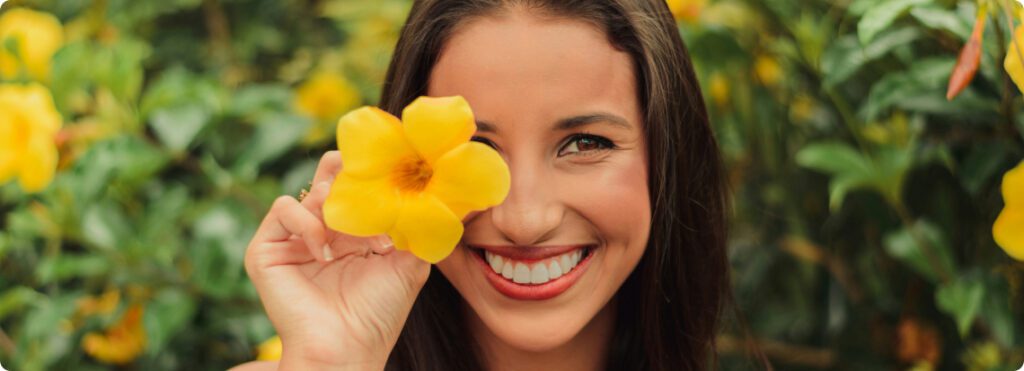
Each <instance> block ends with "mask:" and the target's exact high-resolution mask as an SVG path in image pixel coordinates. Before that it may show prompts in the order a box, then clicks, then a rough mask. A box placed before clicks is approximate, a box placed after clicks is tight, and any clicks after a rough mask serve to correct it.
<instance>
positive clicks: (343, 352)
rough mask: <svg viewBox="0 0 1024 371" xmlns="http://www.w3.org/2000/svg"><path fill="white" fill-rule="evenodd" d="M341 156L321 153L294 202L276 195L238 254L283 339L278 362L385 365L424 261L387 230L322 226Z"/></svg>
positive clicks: (286, 365)
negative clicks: (355, 231) (397, 245)
mask: <svg viewBox="0 0 1024 371" xmlns="http://www.w3.org/2000/svg"><path fill="white" fill-rule="evenodd" d="M341 166H342V164H341V156H340V155H339V154H338V152H337V151H332V152H329V153H327V154H326V155H324V156H323V158H322V159H321V160H320V164H319V166H318V167H317V170H316V176H315V177H314V178H313V189H312V190H311V191H310V193H309V194H308V195H307V196H306V197H305V198H304V199H303V200H302V202H301V203H300V202H299V201H297V200H296V199H295V198H293V197H290V196H281V197H279V198H278V199H277V200H276V201H275V202H274V205H273V206H272V207H271V209H270V211H269V212H268V213H267V216H266V217H265V218H264V219H263V223H262V224H260V227H259V229H258V230H257V231H256V235H255V236H254V237H253V239H252V241H251V242H249V247H248V248H247V250H246V254H245V269H246V271H247V272H248V274H249V277H250V278H251V279H252V282H253V284H255V286H256V290H257V291H258V292H259V295H260V299H261V300H262V302H263V307H264V308H265V309H266V311H267V315H268V316H269V317H270V321H271V322H272V323H273V325H274V327H275V328H276V329H277V333H278V335H279V336H280V337H281V341H282V344H283V353H282V358H281V364H280V365H281V369H293V368H303V369H305V368H307V367H310V366H330V367H339V366H341V367H345V368H348V369H376V370H380V369H382V368H383V367H384V364H385V362H386V361H387V358H388V355H389V354H390V353H391V349H392V348H393V347H394V346H395V342H396V341H397V340H398V335H399V333H401V331H402V327H403V326H404V325H405V320H406V318H407V317H408V315H409V311H410V310H411V309H412V305H413V302H414V301H415V299H416V296H417V295H418V294H419V292H420V289H422V288H423V284H424V283H425V282H426V280H427V276H428V275H429V273H430V264H428V263H426V262H424V261H421V260H419V259H418V258H416V257H414V256H413V255H412V254H410V253H408V252H406V251H397V250H395V249H394V247H393V246H392V245H391V243H390V239H388V238H387V237H386V236H379V237H372V238H359V237H353V236H350V235H346V234H342V233H339V232H335V231H332V230H330V229H328V228H327V227H326V226H325V225H324V222H323V217H322V215H321V211H320V210H321V206H322V205H323V203H324V200H325V199H326V197H327V193H328V191H329V190H330V185H331V182H332V181H333V178H334V176H335V175H336V174H337V173H338V172H339V171H340V170H341Z"/></svg>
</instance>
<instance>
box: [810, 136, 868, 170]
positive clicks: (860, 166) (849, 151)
mask: <svg viewBox="0 0 1024 371" xmlns="http://www.w3.org/2000/svg"><path fill="white" fill-rule="evenodd" d="M796 163H797V164H799V165H800V166H803V167H806V168H810V169H814V170H818V171H821V172H823V173H829V174H832V175H840V176H841V175H853V174H870V173H871V172H872V166H871V163H870V162H869V161H868V159H867V158H865V157H864V156H863V155H861V153H860V152H858V151H857V150H855V149H853V147H850V146H849V145H848V144H846V143H842V142H818V143H812V144H810V145H808V146H806V147H804V148H802V149H800V151H799V152H797V154H796Z"/></svg>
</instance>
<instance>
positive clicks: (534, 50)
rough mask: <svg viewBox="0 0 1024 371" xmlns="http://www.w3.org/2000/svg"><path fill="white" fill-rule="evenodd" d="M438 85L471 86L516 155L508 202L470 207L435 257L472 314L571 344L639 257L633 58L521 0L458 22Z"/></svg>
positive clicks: (535, 345) (646, 227)
mask: <svg viewBox="0 0 1024 371" xmlns="http://www.w3.org/2000/svg"><path fill="white" fill-rule="evenodd" d="M428 95H431V96H449V95H461V96H463V97H465V98H466V100H468V101H469V103H470V105H471V106H472V107H473V111H474V114H475V115H476V119H477V129H478V130H477V133H476V137H474V139H475V140H478V141H481V142H484V143H486V144H490V145H492V146H493V147H494V148H495V149H496V150H497V151H498V152H499V153H500V154H501V155H502V156H503V157H504V159H505V161H506V163H508V166H509V169H510V170H511V174H512V187H511V191H510V192H509V194H508V198H506V199H505V202H504V203H502V204H501V205H498V206H496V207H494V208H491V209H488V210H485V211H483V212H476V213H471V214H470V215H468V216H467V217H466V219H465V221H464V223H465V226H466V229H465V234H464V236H463V240H462V243H460V245H459V247H458V248H457V249H456V250H455V252H454V253H453V254H452V255H451V256H450V257H448V258H447V259H446V260H444V261H442V262H441V263H439V264H438V267H439V268H440V269H441V272H442V273H444V275H445V277H447V278H448V280H449V281H451V283H452V284H453V285H454V286H455V288H456V289H458V291H459V293H460V294H461V295H462V297H463V298H465V300H466V302H467V303H468V304H469V306H470V307H471V308H472V309H473V310H472V311H471V312H472V313H475V316H471V318H470V321H475V324H476V325H479V324H480V323H482V324H483V325H484V326H474V327H480V328H482V329H484V330H486V331H489V332H490V335H493V336H494V337H496V338H497V339H500V340H501V341H502V342H504V343H506V344H508V345H510V346H512V347H515V348H517V349H523V350H529V351H543V350H550V349H553V348H554V347H557V346H559V345H562V344H565V343H567V342H568V341H570V340H572V339H573V338H574V337H575V336H576V335H577V334H579V333H580V332H581V330H582V329H583V328H584V327H585V326H586V325H587V324H588V323H589V322H590V321H591V319H593V318H594V317H595V316H596V315H597V314H598V312H600V311H601V309H602V308H604V307H605V306H606V304H608V303H609V300H610V299H611V298H612V296H613V295H614V294H615V292H616V291H617V290H618V288H619V286H621V285H622V283H623V281H625V279H626V277H627V276H629V274H630V272H632V271H633V268H634V267H635V266H636V264H637V262H638V261H639V260H640V257H641V255H642V254H643V250H644V248H645V246H646V243H647V238H648V234H649V231H650V214H651V210H650V204H649V198H648V189H647V156H646V153H647V150H646V143H645V139H644V135H643V129H642V124H643V123H642V122H641V120H642V118H641V116H642V115H641V109H640V105H639V102H638V100H637V87H636V81H635V77H634V73H633V66H632V63H631V61H630V58H629V55H628V54H626V53H625V52H622V51H619V50H617V49H615V48H614V47H613V46H612V45H611V43H610V42H609V41H608V39H607V38H606V36H605V34H604V33H603V31H601V30H600V29H599V28H597V27H595V26H593V25H591V24H589V23H585V22H582V21H576V20H569V19H564V18H551V17H540V16H537V15H535V14H532V13H528V12H526V11H518V10H510V11H507V12H504V13H502V14H501V15H498V16H489V17H484V18H476V19H473V20H471V21H468V22H467V23H465V24H463V25H461V27H459V28H458V29H457V31H456V32H455V33H454V34H453V35H452V37H451V38H450V39H449V40H448V42H447V44H446V45H445V47H444V49H443V50H442V51H441V55H440V58H439V60H438V63H437V64H436V66H435V67H434V70H433V72H432V74H431V80H430V86H429V91H428Z"/></svg>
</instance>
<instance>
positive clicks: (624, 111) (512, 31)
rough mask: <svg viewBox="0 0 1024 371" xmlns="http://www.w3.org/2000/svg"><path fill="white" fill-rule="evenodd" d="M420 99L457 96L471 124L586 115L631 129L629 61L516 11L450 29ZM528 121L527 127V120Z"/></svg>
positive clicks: (578, 31) (573, 24)
mask: <svg viewBox="0 0 1024 371" xmlns="http://www.w3.org/2000/svg"><path fill="white" fill-rule="evenodd" d="M427 94H428V95H432V96H445V95H462V96H463V97H465V98H466V99H467V100H468V101H469V103H470V104H471V105H472V106H473V109H474V112H475V113H476V114H477V116H478V117H477V118H478V119H481V120H487V121H489V122H495V123H497V124H498V126H501V125H502V123H504V122H526V121H531V122H547V123H550V122H551V121H552V120H555V119H557V118H561V116H565V115H571V114H580V113H586V112H591V111H600V112H607V113H611V114H616V115H620V116H622V117H624V118H626V119H627V120H629V121H631V122H632V121H635V120H637V121H638V118H637V114H638V112H639V108H638V107H637V105H638V103H637V98H636V81H635V77H634V74H633V66H632V62H631V60H630V58H629V55H628V54H627V53H625V52H623V51H620V50H618V49H616V48H615V47H613V46H612V44H611V43H610V42H609V41H608V38H607V36H606V35H605V33H604V32H603V31H602V30H601V29H599V28H598V27H596V26H594V25H593V24H591V23H587V22H585V21H580V20H572V19H568V18H561V17H558V18H556V17H549V16H537V15H534V14H531V13H528V12H527V11H523V10H509V11H506V12H502V13H500V14H498V15H494V16H487V17H482V18H475V19H472V20H470V21H467V23H465V24H463V25H461V26H460V27H458V28H457V30H456V31H455V33H453V34H452V36H451V37H450V38H449V40H448V41H447V43H446V44H445V46H444V48H443V49H442V51H441V54H440V57H439V59H438V62H437V64H436V65H435V66H434V70H433V71H432V73H431V78H430V85H429V88H428V92H427ZM527 119H532V120H527Z"/></svg>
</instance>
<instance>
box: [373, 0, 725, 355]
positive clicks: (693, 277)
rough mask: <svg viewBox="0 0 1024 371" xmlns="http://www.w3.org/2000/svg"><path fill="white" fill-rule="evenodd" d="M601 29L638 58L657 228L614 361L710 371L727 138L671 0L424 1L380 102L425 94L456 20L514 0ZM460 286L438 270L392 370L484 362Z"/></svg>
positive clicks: (633, 278)
mask: <svg viewBox="0 0 1024 371" xmlns="http://www.w3.org/2000/svg"><path fill="white" fill-rule="evenodd" d="M513 5H518V6H525V7H527V8H529V9H531V10H535V11H541V12H545V13H547V14H550V15H555V16H561V17H566V18H572V19H579V20H583V21H587V22H590V23H592V24H594V25H595V26H598V27H600V28H601V29H603V30H604V31H605V32H606V34H607V35H608V37H609V41H610V42H611V43H612V45H614V46H615V47H617V48H619V49H621V50H623V51H625V52H627V53H628V54H629V55H630V57H631V58H632V62H633V66H634V69H635V71H634V72H635V76H636V79H637V86H638V91H637V94H638V98H639V102H640V104H641V107H642V112H643V120H644V131H645V135H646V140H647V143H648V150H649V153H648V159H649V163H650V165H649V166H650V169H649V170H650V171H649V172H648V173H649V174H650V175H649V176H650V179H648V180H649V187H650V195H651V199H650V202H651V205H652V224H651V234H650V239H649V240H648V243H647V247H646V250H645V251H644V255H643V257H642V258H641V259H640V262H639V264H638V265H637V267H636V269H635V270H634V271H633V272H632V273H631V274H630V276H629V278H627V279H626V281H625V283H623V285H622V287H621V288H620V289H619V291H618V293H617V294H616V295H617V300H615V301H614V302H615V303H617V305H618V308H617V312H616V313H617V317H616V322H615V333H614V337H613V339H612V344H611V348H610V349H611V352H610V354H608V355H607V357H608V358H607V367H608V369H612V370H624V369H642V370H703V369H707V368H709V365H712V364H714V365H716V364H717V363H716V362H714V361H713V359H714V358H715V342H714V340H715V335H716V332H717V328H718V324H719V318H720V317H721V315H722V313H723V310H724V308H725V307H726V305H727V303H729V302H730V297H731V296H730V291H729V290H730V289H729V287H730V286H729V279H728V262H727V258H726V250H725V223H726V220H725V215H724V213H725V209H726V204H727V199H726V196H725V194H726V192H725V190H724V187H725V185H724V182H723V178H722V174H723V169H722V163H721V158H720V154H719V149H718V144H717V143H716V141H715V138H714V135H713V133H712V130H711V127H710V125H709V123H708V117H707V112H706V109H705V106H704V100H703V98H702V96H701V94H700V88H699V86H698V83H697V78H696V76H695V75H694V72H693V66H692V65H691V62H690V57H689V54H688V52H687V50H686V47H685V45H684V44H683V41H682V39H681V38H680V36H679V32H678V31H677V29H676V24H675V21H674V20H673V18H672V16H671V13H670V12H669V10H668V7H667V6H666V4H665V1H664V0H418V1H415V3H414V4H413V6H412V10H411V12H410V14H409V18H408V20H407V21H406V23H405V26H404V27H403V28H402V32H401V36H400V38H399V40H398V44H397V46H396V48H395V53H394V56H393V57H392V59H391V65H390V66H389V68H388V73H387V77H386V80H385V82H384V88H383V94H382V97H381V107H382V108H383V109H385V110H387V111H388V112H391V113H392V114H396V115H397V114H399V113H400V112H401V110H402V108H403V107H404V106H405V105H406V104H408V103H410V102H412V100H413V99H415V98H416V97H418V96H420V95H423V94H426V91H427V86H428V83H429V79H430V73H431V71H432V69H433V67H434V64H435V63H436V62H437V60H438V56H439V54H440V51H441V49H442V46H443V44H444V43H445V42H446V41H447V39H448V37H449V36H450V35H451V34H452V32H453V29H455V27H458V26H459V25H461V24H462V23H464V22H467V20H469V19H472V18H474V17H481V16H486V15H489V14H493V13H494V12H498V11H501V10H503V9H507V8H508V7H510V6H513ZM464 308H465V305H464V304H463V302H462V299H461V297H460V296H459V294H458V292H457V291H456V290H455V289H454V288H453V287H452V286H451V284H450V283H449V282H448V281H447V279H445V278H444V276H443V275H441V274H440V272H438V271H437V269H433V270H432V272H431V274H430V278H429V279H428V280H427V283H426V286H425V287H424V289H423V291H422V292H421V293H420V295H419V297H418V298H417V300H416V303H415V305H414V306H413V309H412V312H411V313H410V315H409V318H408V320H407V322H406V325H405V328H404V329H403V330H402V334H401V336H400V338H399V340H398V343H397V344H396V346H395V349H394V350H393V351H392V353H391V357H390V358H389V360H388V367H387V368H388V369H389V370H439V371H440V370H475V369H482V368H483V367H482V366H483V365H482V364H481V362H480V354H479V349H478V348H477V347H476V345H475V342H474V341H473V340H472V339H471V336H470V334H469V333H468V331H467V329H466V327H467V326H466V323H464V321H463V320H462V319H463V318H465V316H464V315H463V314H464V312H463V310H471V309H464Z"/></svg>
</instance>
